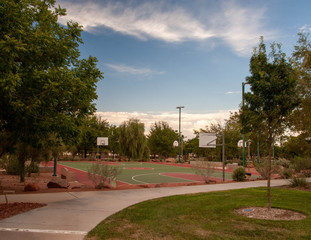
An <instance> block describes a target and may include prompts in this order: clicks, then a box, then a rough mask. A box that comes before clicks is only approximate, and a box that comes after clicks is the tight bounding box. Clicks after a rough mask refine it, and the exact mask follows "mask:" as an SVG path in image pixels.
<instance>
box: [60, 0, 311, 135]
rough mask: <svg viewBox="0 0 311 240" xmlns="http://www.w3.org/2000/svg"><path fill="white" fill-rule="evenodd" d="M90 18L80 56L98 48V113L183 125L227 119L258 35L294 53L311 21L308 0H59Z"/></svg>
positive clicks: (70, 13)
mask: <svg viewBox="0 0 311 240" xmlns="http://www.w3.org/2000/svg"><path fill="white" fill-rule="evenodd" d="M57 3H58V4H60V5H61V6H62V7H64V8H66V9H67V16H65V17H62V18H61V19H59V22H60V23H62V24H64V23H66V22H67V21H69V20H73V21H76V22H78V23H79V24H80V25H82V26H83V29H84V32H83V34H82V38H83V41H84V44H83V45H81V46H80V50H81V56H82V57H85V58H86V57H88V56H89V55H92V56H94V57H97V59H98V61H99V62H98V67H99V69H100V70H101V71H102V72H103V73H104V79H103V80H101V81H100V82H99V83H98V87H97V94H98V100H97V101H96V106H97V112H98V115H101V116H102V118H103V119H107V120H108V121H109V122H110V123H112V124H116V125H118V124H120V123H121V122H123V121H125V120H127V119H129V118H131V117H136V118H138V119H141V121H143V122H144V123H145V126H146V131H147V132H148V129H149V127H150V124H152V123H154V122H155V121H167V122H168V123H169V124H170V126H172V127H173V128H174V129H178V110H177V109H176V107H177V106H185V108H184V109H183V110H182V131H183V133H184V135H185V136H187V137H188V138H192V137H193V129H196V130H199V129H200V128H204V127H205V126H206V125H208V124H210V123H217V122H220V123H221V122H223V120H224V119H226V118H228V116H229V113H230V111H231V112H232V111H237V110H238V108H239V104H240V103H241V84H242V82H243V81H244V80H245V77H246V76H248V75H249V59H250V56H251V54H252V51H253V48H254V47H255V46H256V45H257V44H258V42H259V37H260V36H264V39H265V41H266V43H267V44H268V45H269V43H271V42H273V41H275V42H278V43H282V49H283V51H285V52H286V53H287V54H288V56H289V55H290V54H291V52H292V51H293V46H294V44H295V43H296V41H297V33H298V32H299V31H302V30H303V31H310V29H311V12H310V9H311V1H309V0H266V1H263V0H240V1H239V0H235V1H231V0H223V1H221V0H165V1H164V0H163V1H161V0H159V1H158V0H145V1H144V0H137V1H134V0H133V1H131V0H129V1H126V0H123V1H117V0H110V1H106V0H102V1H80V0H78V1H77V0H71V1H70V0H59V1H57Z"/></svg>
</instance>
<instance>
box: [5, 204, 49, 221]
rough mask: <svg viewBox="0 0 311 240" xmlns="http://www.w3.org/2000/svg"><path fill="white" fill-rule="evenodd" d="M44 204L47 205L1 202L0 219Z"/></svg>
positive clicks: (41, 205)
mask: <svg viewBox="0 0 311 240" xmlns="http://www.w3.org/2000/svg"><path fill="white" fill-rule="evenodd" d="M44 206H46V204H42V203H27V202H16V203H2V204H0V220H2V219H4V218H8V217H12V216H14V215H17V214H20V213H24V212H27V211H30V210H32V209H35V208H39V207H44Z"/></svg>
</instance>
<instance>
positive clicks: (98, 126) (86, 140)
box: [78, 115, 109, 158]
mask: <svg viewBox="0 0 311 240" xmlns="http://www.w3.org/2000/svg"><path fill="white" fill-rule="evenodd" d="M80 128H81V130H80V131H81V134H80V136H81V137H80V141H79V144H78V149H79V150H83V154H84V158H86V155H87V153H88V152H89V151H94V150H96V146H97V145H96V141H97V137H106V136H108V134H109V123H108V122H107V121H106V120H101V119H100V118H98V117H97V116H94V115H93V116H89V117H87V118H85V119H84V121H83V124H82V125H81V127H80Z"/></svg>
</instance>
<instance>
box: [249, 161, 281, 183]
mask: <svg viewBox="0 0 311 240" xmlns="http://www.w3.org/2000/svg"><path fill="white" fill-rule="evenodd" d="M268 161H269V159H268V158H262V159H261V162H260V163H256V164H255V169H256V171H257V172H258V173H259V174H260V176H261V177H262V178H263V179H268V174H269V173H268ZM279 172H280V166H279V165H277V164H276V163H275V162H273V161H271V174H275V173H279Z"/></svg>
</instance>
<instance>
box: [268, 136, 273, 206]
mask: <svg viewBox="0 0 311 240" xmlns="http://www.w3.org/2000/svg"><path fill="white" fill-rule="evenodd" d="M271 148H272V142H271V141H269V158H268V181H267V200H268V205H267V208H268V210H269V211H270V209H271Z"/></svg>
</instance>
